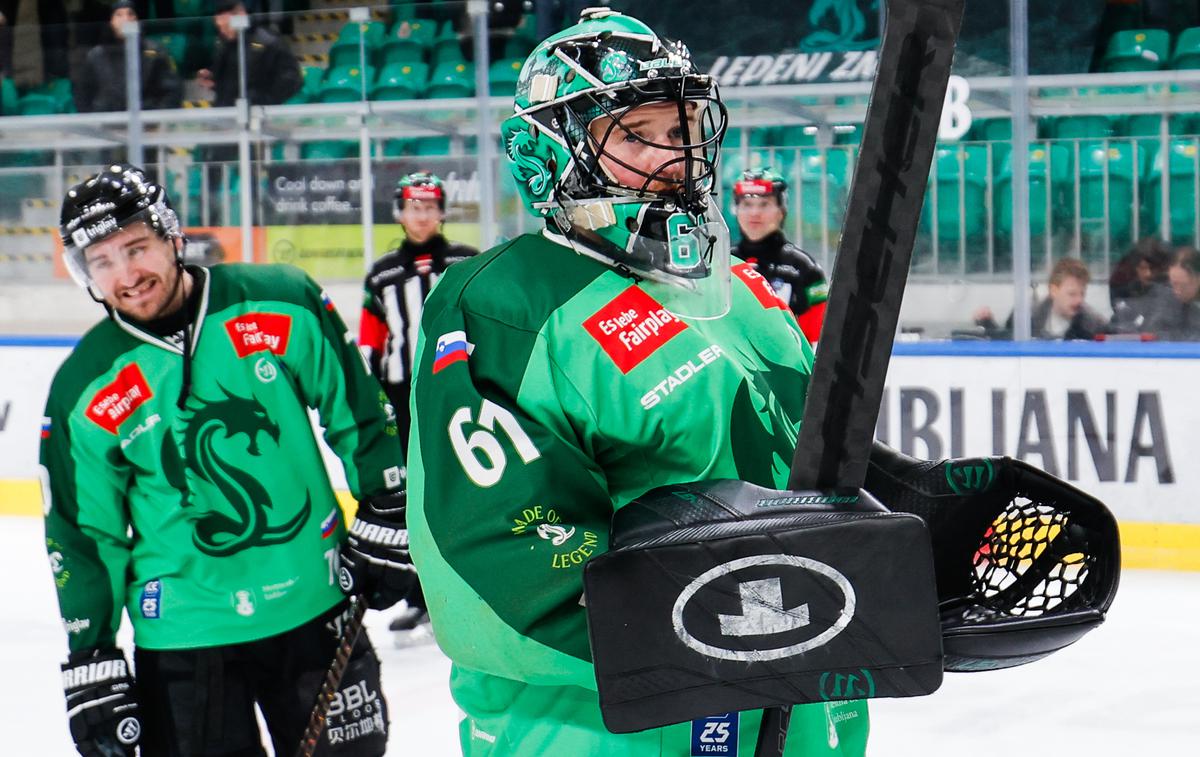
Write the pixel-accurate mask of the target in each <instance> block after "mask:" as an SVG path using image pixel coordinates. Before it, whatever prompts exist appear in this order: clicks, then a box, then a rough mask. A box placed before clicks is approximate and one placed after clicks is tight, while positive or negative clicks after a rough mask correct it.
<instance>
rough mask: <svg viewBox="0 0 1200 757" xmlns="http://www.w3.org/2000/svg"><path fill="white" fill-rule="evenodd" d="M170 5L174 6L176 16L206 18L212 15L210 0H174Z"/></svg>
mask: <svg viewBox="0 0 1200 757" xmlns="http://www.w3.org/2000/svg"><path fill="white" fill-rule="evenodd" d="M171 5H172V6H174V8H175V17H176V18H199V17H201V16H204V17H206V18H207V17H210V16H211V15H212V4H211V2H210V0H174V2H173V3H171Z"/></svg>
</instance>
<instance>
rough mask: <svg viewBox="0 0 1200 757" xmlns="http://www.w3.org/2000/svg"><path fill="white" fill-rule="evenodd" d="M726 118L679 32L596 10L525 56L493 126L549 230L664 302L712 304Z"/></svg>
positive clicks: (720, 279)
mask: <svg viewBox="0 0 1200 757" xmlns="http://www.w3.org/2000/svg"><path fill="white" fill-rule="evenodd" d="M725 124H726V114H725V108H724V106H723V105H722V103H721V100H720V96H719V95H718V93H717V86H716V83H715V81H713V79H712V78H711V77H709V76H706V75H703V74H699V73H697V72H696V70H695V68H694V67H693V65H692V61H691V57H690V54H689V52H688V50H687V48H686V47H685V46H684V45H683V44H682V43H675V42H669V41H666V40H663V39H661V38H659V37H658V35H656V34H655V33H654V32H653V31H652V30H651V29H650V28H649V27H647V26H646V25H645V24H643V23H642V22H640V21H638V20H636V19H634V18H630V17H628V16H624V15H621V14H619V13H616V12H613V11H610V10H608V9H603V8H600V9H589V10H586V11H584V13H583V16H582V18H581V20H580V22H579V23H578V24H576V25H575V26H572V27H570V28H568V29H566V30H564V31H562V32H559V33H558V34H555V35H553V36H551V37H550V38H549V39H547V40H546V41H544V42H542V43H541V44H540V45H538V46H537V48H536V49H535V50H534V51H533V53H531V54H530V56H529V58H528V60H526V61H525V65H524V67H523V68H522V69H521V75H520V79H519V81H518V83H517V93H516V100H515V104H514V114H513V115H512V116H511V117H509V118H508V119H507V120H506V121H505V122H504V123H503V124H502V126H501V133H502V137H503V140H504V148H505V152H506V154H507V155H508V158H509V160H510V169H511V171H512V174H513V177H514V178H515V180H516V184H517V188H518V191H519V193H520V195H521V198H522V200H523V202H524V204H525V206H526V207H527V208H528V209H529V210H530V211H531V212H532V213H534V214H535V215H537V216H540V217H542V218H545V219H546V220H547V221H548V222H550V224H551V225H552V227H553V228H552V229H551V230H552V231H553V230H557V231H558V232H560V233H561V234H562V235H563V236H565V237H566V238H567V239H568V240H570V242H571V243H572V246H573V247H575V249H576V250H577V251H579V252H580V253H581V254H586V255H590V256H592V257H598V258H600V259H602V260H604V261H605V262H608V263H609V264H611V265H614V266H615V267H617V268H618V269H619V270H622V271H624V272H627V273H630V274H632V275H634V276H636V277H637V278H639V279H643V280H644V284H643V286H645V287H646V288H647V289H648V290H653V291H652V294H653V296H655V297H656V298H659V299H660V301H661V302H663V304H664V305H666V306H667V307H668V308H669V309H671V310H673V311H674V312H677V313H679V314H681V315H694V316H702V315H707V316H713V315H720V314H722V313H723V312H724V310H725V309H726V308H727V307H728V297H729V294H728V280H729V274H728V270H729V265H728V261H729V231H728V229H727V228H726V227H725V224H724V221H723V220H722V218H721V214H720V212H719V210H718V209H717V207H716V204H715V203H714V202H713V200H712V193H713V189H714V186H715V177H716V164H717V158H718V154H719V149H720V145H721V139H722V138H723V136H724V132H725ZM695 294H699V295H701V296H700V297H698V298H697V297H693V296H690V295H695ZM685 295H689V296H685Z"/></svg>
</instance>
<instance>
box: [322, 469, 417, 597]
mask: <svg viewBox="0 0 1200 757" xmlns="http://www.w3.org/2000/svg"><path fill="white" fill-rule="evenodd" d="M407 502H408V497H407V494H406V493H405V492H403V491H400V492H388V493H386V494H380V495H376V496H373V497H367V498H366V499H364V500H363V501H362V502H360V503H359V505H358V513H357V515H355V518H354V524H353V525H352V526H351V527H350V533H349V534H348V535H347V538H346V543H345V544H343V545H342V551H341V568H340V569H339V570H338V584H339V585H340V586H341V588H342V591H343V592H345V593H346V594H347V595H350V594H361V595H362V596H363V597H364V598H365V599H366V602H367V606H368V607H370V608H371V609H372V610H384V609H387V608H388V607H391V606H392V605H394V604H396V603H397V602H399V601H400V600H402V599H404V598H406V597H407V596H408V594H409V592H411V591H412V589H413V587H414V586H415V585H416V583H417V569H416V566H414V565H413V561H412V555H410V554H409V551H408V524H407V521H406V520H405V510H406V506H407Z"/></svg>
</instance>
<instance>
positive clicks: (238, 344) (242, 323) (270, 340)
mask: <svg viewBox="0 0 1200 757" xmlns="http://www.w3.org/2000/svg"><path fill="white" fill-rule="evenodd" d="M225 331H227V332H228V333H229V339H230V341H231V342H233V350H234V352H236V353H237V356H238V357H246V356H247V355H253V354H254V353H255V352H263V351H266V352H273V353H275V354H276V355H282V354H284V353H286V352H287V348H288V338H289V337H291V334H292V317H291V316H290V315H283V314H282V313H246V314H245V315H239V316H238V317H237V318H231V319H230V320H228V321H226V322H225Z"/></svg>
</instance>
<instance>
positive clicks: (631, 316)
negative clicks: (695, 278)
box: [583, 286, 687, 373]
mask: <svg viewBox="0 0 1200 757" xmlns="http://www.w3.org/2000/svg"><path fill="white" fill-rule="evenodd" d="M583 328H584V329H586V330H587V332H588V333H589V334H591V335H592V338H593V339H595V340H596V341H597V342H599V343H600V346H601V347H602V348H603V349H604V351H605V352H607V353H608V356H609V357H610V358H612V361H613V362H614V363H616V365H617V368H618V369H619V370H620V371H621V373H629V372H630V371H631V370H633V369H634V368H636V367H637V365H638V364H639V363H641V362H642V361H643V360H645V359H646V358H648V357H650V356H651V355H653V354H654V351H655V350H657V349H658V348H659V347H661V346H663V345H664V344H666V343H667V342H669V341H671V339H672V338H674V337H675V335H676V334H678V333H679V332H681V331H683V330H684V329H686V328H687V324H686V323H684V322H683V321H681V320H679V319H678V318H676V317H675V316H673V315H671V314H670V313H669V312H667V309H666V308H664V307H663V306H662V305H660V304H659V303H658V301H657V300H655V299H654V298H653V297H651V296H650V295H648V294H646V293H645V292H644V291H642V290H641V289H638V288H637V287H636V286H631V287H629V288H628V289H626V290H625V291H624V292H622V293H621V294H619V295H618V296H617V298H616V299H614V300H613V301H612V302H610V303H608V304H607V305H605V306H604V307H602V308H600V309H599V310H597V311H596V313H595V314H594V315H593V316H592V317H591V318H588V319H587V320H586V321H584V322H583Z"/></svg>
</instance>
